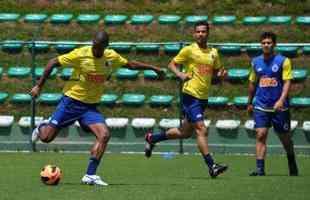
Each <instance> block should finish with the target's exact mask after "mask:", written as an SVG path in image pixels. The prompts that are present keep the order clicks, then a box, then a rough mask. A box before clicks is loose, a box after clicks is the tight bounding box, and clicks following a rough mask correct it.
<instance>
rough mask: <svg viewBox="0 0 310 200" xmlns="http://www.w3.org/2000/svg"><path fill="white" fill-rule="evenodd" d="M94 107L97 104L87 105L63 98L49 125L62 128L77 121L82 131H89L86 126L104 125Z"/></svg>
mask: <svg viewBox="0 0 310 200" xmlns="http://www.w3.org/2000/svg"><path fill="white" fill-rule="evenodd" d="M96 106H97V104H87V103H83V102H81V101H78V100H75V99H72V98H70V97H67V96H63V97H62V99H61V101H60V103H59V104H58V106H57V108H56V111H55V112H54V113H53V115H52V117H51V119H50V121H49V124H50V125H51V126H53V127H55V128H63V127H67V126H69V125H71V124H73V123H74V122H75V121H76V120H77V121H78V122H79V123H80V125H81V127H82V128H83V129H85V130H89V129H88V125H90V124H95V123H105V119H104V117H103V116H102V114H101V113H100V112H99V111H98V110H97V108H96Z"/></svg>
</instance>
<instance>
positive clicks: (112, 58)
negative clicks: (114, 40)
mask: <svg viewBox="0 0 310 200" xmlns="http://www.w3.org/2000/svg"><path fill="white" fill-rule="evenodd" d="M105 54H106V55H105V56H106V58H107V61H109V62H110V64H111V66H112V67H116V68H117V67H121V66H124V65H126V64H127V63H128V60H127V59H126V58H123V57H122V56H121V55H119V54H118V53H116V52H115V51H114V50H112V49H109V50H107V51H106V52H105Z"/></svg>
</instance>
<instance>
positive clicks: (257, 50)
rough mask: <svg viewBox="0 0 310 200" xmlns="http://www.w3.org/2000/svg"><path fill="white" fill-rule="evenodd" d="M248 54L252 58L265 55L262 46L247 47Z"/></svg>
mask: <svg viewBox="0 0 310 200" xmlns="http://www.w3.org/2000/svg"><path fill="white" fill-rule="evenodd" d="M245 50H246V53H247V54H248V56H250V57H255V56H259V55H261V54H262V53H263V51H262V48H261V47H260V46H252V45H251V46H246V47H245Z"/></svg>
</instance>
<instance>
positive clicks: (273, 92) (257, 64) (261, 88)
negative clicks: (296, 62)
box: [249, 54, 293, 110]
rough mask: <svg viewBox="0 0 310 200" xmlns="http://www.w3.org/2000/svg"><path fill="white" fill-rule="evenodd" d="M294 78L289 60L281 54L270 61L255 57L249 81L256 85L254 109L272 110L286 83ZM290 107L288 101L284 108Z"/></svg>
mask: <svg viewBox="0 0 310 200" xmlns="http://www.w3.org/2000/svg"><path fill="white" fill-rule="evenodd" d="M292 78H293V75H292V66H291V62H290V60H289V59H288V58H286V57H284V56H282V55H280V54H277V55H275V56H273V57H272V58H270V59H269V60H264V57H263V55H261V56H258V57H255V58H254V59H253V60H252V70H251V73H250V76H249V80H250V81H251V82H255V83H256V92H255V101H254V107H255V108H257V109H262V110H272V109H273V106H274V104H275V103H276V102H277V101H278V100H279V98H280V96H281V94H282V90H283V85H284V81H285V80H290V79H292ZM288 106H289V102H288V99H286V100H285V102H284V108H285V109H287V108H288Z"/></svg>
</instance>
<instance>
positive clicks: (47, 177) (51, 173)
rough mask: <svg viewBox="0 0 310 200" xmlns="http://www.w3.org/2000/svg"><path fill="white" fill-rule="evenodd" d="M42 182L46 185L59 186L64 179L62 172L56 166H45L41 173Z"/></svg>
mask: <svg viewBox="0 0 310 200" xmlns="http://www.w3.org/2000/svg"><path fill="white" fill-rule="evenodd" d="M40 176H41V181H42V182H43V183H44V184H46V185H57V184H58V183H59V181H60V179H61V177H62V172H61V170H60V168H59V167H57V166H55V165H45V166H44V167H43V168H42V170H41V173H40Z"/></svg>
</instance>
